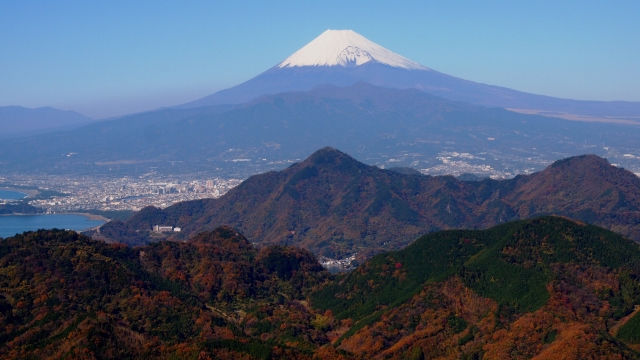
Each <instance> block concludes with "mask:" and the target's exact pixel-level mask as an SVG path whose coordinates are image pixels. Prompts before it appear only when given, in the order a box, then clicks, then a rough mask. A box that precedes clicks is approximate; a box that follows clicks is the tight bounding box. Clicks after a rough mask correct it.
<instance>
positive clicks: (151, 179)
mask: <svg viewBox="0 0 640 360" xmlns="http://www.w3.org/2000/svg"><path fill="white" fill-rule="evenodd" d="M512 150H513V152H512V153H510V154H506V153H503V152H499V151H488V152H478V153H474V154H473V153H470V152H460V151H455V149H453V148H452V149H446V151H441V152H439V153H438V154H437V156H435V157H428V156H425V155H424V154H421V153H416V152H409V151H400V152H398V153H396V154H395V155H391V156H389V155H379V156H370V157H368V158H365V159H362V160H364V161H365V162H366V163H369V164H373V165H376V166H378V167H380V168H386V169H393V168H398V167H405V168H409V167H410V168H413V169H416V170H417V171H419V172H420V173H422V174H424V175H453V176H464V175H465V174H473V175H475V177H476V178H492V179H496V180H499V179H508V178H512V177H514V176H516V175H519V174H530V173H533V172H536V171H540V170H542V169H544V168H545V167H546V166H548V165H549V164H551V163H552V160H551V159H550V157H549V156H544V155H548V154H544V155H543V154H536V153H535V152H528V153H527V152H524V150H523V151H517V150H518V149H512ZM591 150H592V151H593V152H603V153H604V154H601V155H605V156H606V157H607V158H608V159H609V161H610V162H611V163H612V164H613V165H616V166H622V167H625V168H627V169H629V170H631V171H632V172H634V173H636V175H640V166H638V165H639V161H638V160H640V156H636V155H633V154H628V153H618V152H616V151H615V150H614V149H612V148H609V147H603V148H598V149H591ZM541 155H543V156H541ZM559 155H564V154H559ZM567 156H568V154H567ZM560 157H562V156H559V158H560ZM260 160H263V159H260ZM297 161H301V159H290V160H283V161H280V162H279V164H275V165H273V164H272V165H271V166H272V168H271V169H270V170H279V169H273V166H276V167H279V168H284V167H286V166H288V165H290V164H291V163H294V162H297ZM254 163H255V166H254ZM263 163H264V161H261V162H254V161H252V160H251V159H250V158H248V159H243V161H241V162H240V161H238V162H234V164H235V165H236V166H235V167H234V168H233V171H227V172H219V173H218V174H216V175H212V174H210V173H198V174H174V175H165V174H162V173H158V172H154V171H152V172H149V173H147V174H143V175H129V176H119V177H114V176H106V175H105V176H98V175H77V176H63V175H27V174H10V175H4V176H1V177H0V184H5V185H6V186H5V188H10V185H16V186H21V187H23V188H26V189H28V188H32V189H40V190H54V191H56V192H58V193H62V194H65V196H48V197H35V198H34V199H31V200H29V198H27V199H25V200H28V202H29V204H30V205H33V206H36V207H39V208H42V209H44V210H45V211H46V212H48V213H60V212H73V211H82V210H101V211H114V210H131V211H138V210H140V209H142V208H143V207H145V206H156V207H159V208H165V207H167V206H170V205H172V204H175V203H177V202H181V201H188V200H196V199H203V198H217V197H220V196H221V195H223V194H224V193H226V192H227V191H229V190H230V189H231V188H233V187H234V186H237V185H238V184H240V183H241V182H242V180H243V178H240V177H238V175H239V173H243V174H247V175H246V176H243V177H244V178H246V177H247V176H248V175H250V174H254V173H260V172H264V171H265V169H264V168H263V167H262V165H263ZM230 170H231V169H230ZM233 175H235V176H233ZM0 187H1V186H0ZM24 191H25V192H27V193H29V194H30V195H33V194H35V193H37V191H35V190H32V191H31V192H30V191H28V190H24ZM34 191H35V192H34ZM3 202H7V201H6V200H4V201H3V200H0V203H3Z"/></svg>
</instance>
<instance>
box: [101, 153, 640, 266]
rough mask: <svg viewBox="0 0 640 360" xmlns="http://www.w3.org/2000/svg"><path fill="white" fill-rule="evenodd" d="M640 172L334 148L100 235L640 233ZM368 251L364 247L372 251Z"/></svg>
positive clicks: (382, 240)
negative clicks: (467, 168)
mask: <svg viewBox="0 0 640 360" xmlns="http://www.w3.org/2000/svg"><path fill="white" fill-rule="evenodd" d="M638 209H640V179H639V178H638V177H637V176H635V175H634V174H633V173H630V172H628V171H626V170H623V169H620V168H617V167H614V166H612V165H610V164H609V163H608V162H607V161H606V160H605V159H602V158H599V157H597V156H594V155H585V156H579V157H574V158H569V159H565V160H561V161H558V162H556V163H554V164H552V165H551V166H549V167H548V168H547V169H545V170H544V171H541V172H539V173H535V174H532V175H527V176H517V177H515V178H513V179H510V180H502V181H496V180H491V179H484V180H482V181H460V180H457V179H456V178H454V177H452V176H436V177H431V176H424V175H415V174H408V175H407V174H401V173H398V172H396V171H389V170H383V169H380V168H377V167H374V166H368V165H365V164H362V163H360V162H358V161H356V160H355V159H353V158H351V157H350V156H348V155H347V154H344V153H342V152H340V151H338V150H335V149H332V148H325V149H322V150H319V151H317V152H316V153H314V154H313V155H312V156H310V157H309V158H308V159H306V160H305V161H303V162H300V163H297V164H294V165H292V166H291V167H289V168H288V169H285V170H283V171H279V172H269V173H265V174H260V175H255V176H252V177H251V178H249V179H248V180H246V181H244V182H243V183H242V184H241V185H239V186H238V187H236V188H234V189H232V190H231V191H229V192H228V193H227V194H226V195H224V196H222V197H221V198H219V199H215V200H214V199H207V200H197V201H189V202H183V203H179V204H175V205H173V206H170V207H168V208H166V209H157V208H153V207H149V208H145V209H143V210H141V211H140V212H138V213H137V214H136V215H134V216H133V217H131V218H130V219H128V220H127V221H126V222H124V223H121V222H112V223H108V224H106V225H104V226H103V227H102V228H101V234H102V235H103V236H105V237H107V238H110V239H111V240H114V241H121V242H126V243H129V244H142V243H145V242H146V241H150V240H151V238H150V237H149V236H148V235H149V234H150V230H151V229H152V227H153V226H154V225H158V224H160V225H162V224H166V225H172V226H179V227H181V228H182V232H181V233H180V235H179V236H182V237H183V238H184V237H188V236H192V235H194V234H196V233H198V232H200V231H204V230H207V229H209V230H211V229H213V228H215V227H217V226H220V225H224V224H227V225H230V226H233V227H235V228H237V229H239V230H240V231H242V232H243V233H244V234H245V236H247V238H249V239H250V240H251V241H255V242H259V243H261V244H294V245H296V246H301V247H304V248H307V249H309V250H311V251H312V252H314V253H316V254H321V255H326V256H328V257H339V256H343V255H346V254H350V253H354V252H359V253H361V254H362V255H367V254H372V253H376V252H380V251H384V250H389V249H399V248H402V247H404V246H406V245H408V244H409V243H411V242H412V241H413V240H414V239H415V238H416V237H417V236H420V235H421V234H425V233H428V232H432V231H436V230H442V229H460V228H466V229H480V228H488V227H490V226H493V225H496V224H500V223H503V222H507V221H511V220H516V219H523V218H530V217H534V216H538V215H544V214H557V215H565V216H569V217H571V218H575V219H578V220H582V221H586V222H589V223H594V224H598V225H601V226H603V227H606V228H609V229H611V230H614V231H616V232H619V233H621V234H623V235H625V236H628V237H630V238H631V239H634V240H640V212H639V211H638ZM365 257H366V256H365Z"/></svg>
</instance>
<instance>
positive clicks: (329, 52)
mask: <svg viewBox="0 0 640 360" xmlns="http://www.w3.org/2000/svg"><path fill="white" fill-rule="evenodd" d="M370 61H373V62H377V63H380V64H385V65H389V66H393V67H398V68H404V69H409V70H429V69H428V68H426V67H424V66H422V65H420V64H418V63H416V62H413V61H411V60H409V59H407V58H405V57H403V56H400V55H398V54H396V53H394V52H392V51H390V50H387V49H385V48H383V47H382V46H380V45H378V44H376V43H374V42H373V41H370V40H368V39H367V38H365V37H364V36H362V35H360V34H358V33H356V32H355V31H352V30H327V31H325V32H323V33H322V34H320V36H318V37H317V38H315V39H313V41H311V42H310V43H308V44H307V45H305V46H304V47H303V48H302V49H300V50H298V51H296V52H295V53H294V54H293V55H291V56H289V57H288V58H287V59H286V60H285V61H283V62H281V63H280V64H278V67H279V68H284V67H295V66H343V67H355V66H360V65H362V64H366V63H368V62H370Z"/></svg>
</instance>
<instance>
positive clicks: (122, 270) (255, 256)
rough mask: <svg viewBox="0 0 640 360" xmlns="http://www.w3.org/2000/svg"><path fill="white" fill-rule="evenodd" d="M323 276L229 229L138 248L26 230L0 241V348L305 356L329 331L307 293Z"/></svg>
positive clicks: (4, 352) (94, 355) (5, 354)
mask: <svg viewBox="0 0 640 360" xmlns="http://www.w3.org/2000/svg"><path fill="white" fill-rule="evenodd" d="M329 276H330V275H329V274H328V273H327V272H326V271H324V270H323V269H322V267H321V266H320V265H319V264H318V263H317V262H316V260H315V258H314V257H313V256H312V255H311V254H309V253H308V252H307V251H305V250H301V249H297V248H290V247H268V248H264V249H262V250H260V251H258V250H256V249H255V248H253V247H252V246H251V244H250V243H249V242H248V241H247V240H246V239H245V238H244V237H243V236H242V235H240V234H238V233H237V232H236V231H235V230H233V229H230V228H218V229H216V230H215V231H213V232H208V233H202V234H199V235H198V236H196V237H194V238H193V239H191V240H190V241H188V242H186V243H177V242H162V243H156V244H153V245H150V246H147V247H143V248H136V249H132V248H129V247H126V246H122V245H108V244H105V243H103V242H99V241H93V240H91V239H89V238H87V237H84V236H82V235H78V234H76V233H75V232H72V231H60V230H52V231H44V230H41V231H38V232H29V233H25V234H23V235H19V236H16V237H12V238H8V239H5V240H2V241H0V289H1V290H0V358H6V359H9V358H10V359H18V358H25V359H125V358H127V359H132V358H136V359H141V358H147V359H192V358H193V359H197V358H199V357H198V356H199V354H201V353H202V354H205V357H204V358H226V359H238V358H242V357H243V356H244V357H245V358H249V357H251V358H257V359H270V358H272V357H278V356H284V357H286V358H305V357H306V358H310V357H311V356H310V355H309V354H310V352H311V351H312V350H314V349H317V348H318V346H320V345H322V344H326V343H328V342H329V340H328V338H327V335H326V333H325V332H324V331H321V329H322V326H320V325H316V324H317V323H316V322H317V320H316V318H317V316H321V315H322V314H317V313H316V312H314V311H313V310H311V309H309V308H308V307H307V306H306V305H305V304H306V303H305V302H304V299H305V293H306V292H308V291H309V290H310V289H311V288H313V287H314V286H317V285H318V284H321V283H323V282H325V281H327V279H328V278H329ZM318 324H319V323H318Z"/></svg>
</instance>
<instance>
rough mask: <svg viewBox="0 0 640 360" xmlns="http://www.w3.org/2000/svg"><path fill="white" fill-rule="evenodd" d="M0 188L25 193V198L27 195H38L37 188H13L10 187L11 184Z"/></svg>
mask: <svg viewBox="0 0 640 360" xmlns="http://www.w3.org/2000/svg"><path fill="white" fill-rule="evenodd" d="M0 190H6V191H13V192H17V193H21V194H24V195H25V198H27V197H29V196H35V195H38V194H39V193H40V192H39V191H38V190H34V189H19V188H14V187H11V186H2V187H0Z"/></svg>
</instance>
